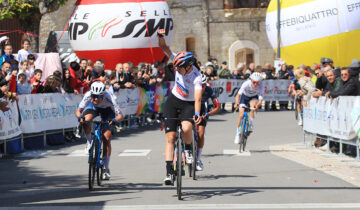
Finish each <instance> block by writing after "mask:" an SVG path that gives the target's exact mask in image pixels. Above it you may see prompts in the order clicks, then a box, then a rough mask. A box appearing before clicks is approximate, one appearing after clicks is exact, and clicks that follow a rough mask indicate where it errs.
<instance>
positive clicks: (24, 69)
mask: <svg viewBox="0 0 360 210" xmlns="http://www.w3.org/2000/svg"><path fill="white" fill-rule="evenodd" d="M20 73H24V74H25V75H26V79H27V80H30V75H29V72H28V61H27V60H23V61H21V63H20V70H19V73H18V74H20Z"/></svg>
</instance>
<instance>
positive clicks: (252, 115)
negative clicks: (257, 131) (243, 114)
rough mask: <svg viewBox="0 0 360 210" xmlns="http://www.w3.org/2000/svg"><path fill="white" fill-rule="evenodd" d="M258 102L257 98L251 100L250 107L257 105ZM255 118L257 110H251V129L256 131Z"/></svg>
mask: <svg viewBox="0 0 360 210" xmlns="http://www.w3.org/2000/svg"><path fill="white" fill-rule="evenodd" d="M257 103H258V100H257V99H255V98H254V99H252V100H251V101H250V107H255V106H256V104H257ZM254 119H255V110H250V117H249V131H254Z"/></svg>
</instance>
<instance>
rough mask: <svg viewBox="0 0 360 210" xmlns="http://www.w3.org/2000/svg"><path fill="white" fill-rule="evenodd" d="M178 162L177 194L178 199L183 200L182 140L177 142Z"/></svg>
mask: <svg viewBox="0 0 360 210" xmlns="http://www.w3.org/2000/svg"><path fill="white" fill-rule="evenodd" d="M176 147H177V160H176V192H177V196H178V199H179V200H181V187H182V186H181V185H182V168H183V166H182V162H183V161H182V150H183V149H182V144H181V139H178V140H177V145H176Z"/></svg>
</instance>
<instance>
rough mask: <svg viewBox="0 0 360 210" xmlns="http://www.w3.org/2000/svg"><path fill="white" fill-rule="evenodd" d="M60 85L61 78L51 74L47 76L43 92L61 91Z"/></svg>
mask: <svg viewBox="0 0 360 210" xmlns="http://www.w3.org/2000/svg"><path fill="white" fill-rule="evenodd" d="M60 85H61V80H60V79H59V78H58V77H56V76H54V75H50V76H48V78H46V82H45V86H44V89H43V91H42V93H60V92H61V91H60Z"/></svg>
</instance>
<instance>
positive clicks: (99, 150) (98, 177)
mask: <svg viewBox="0 0 360 210" xmlns="http://www.w3.org/2000/svg"><path fill="white" fill-rule="evenodd" d="M99 144H100V145H99ZM95 148H96V149H95V154H96V155H97V157H98V161H97V163H96V164H97V166H98V164H99V165H100V167H96V180H97V185H98V186H101V184H102V180H103V174H104V170H105V168H104V164H102V160H103V153H102V152H103V144H102V143H101V142H99V141H98V140H96V143H95Z"/></svg>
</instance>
